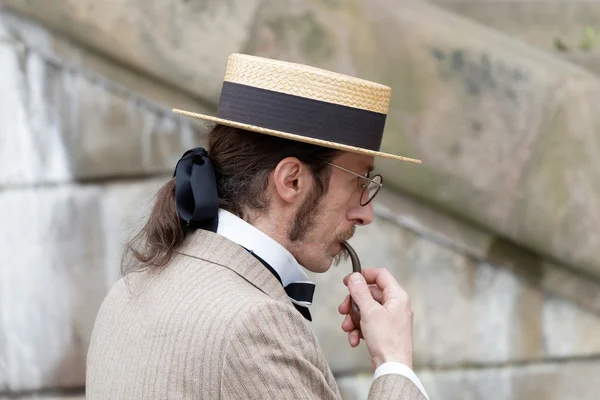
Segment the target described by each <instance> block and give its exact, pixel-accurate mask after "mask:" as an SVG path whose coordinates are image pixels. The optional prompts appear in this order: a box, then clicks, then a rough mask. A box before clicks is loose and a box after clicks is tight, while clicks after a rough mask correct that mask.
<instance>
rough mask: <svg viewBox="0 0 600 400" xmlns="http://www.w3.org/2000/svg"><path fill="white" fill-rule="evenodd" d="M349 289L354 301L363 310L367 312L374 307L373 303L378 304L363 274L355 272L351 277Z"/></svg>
mask: <svg viewBox="0 0 600 400" xmlns="http://www.w3.org/2000/svg"><path fill="white" fill-rule="evenodd" d="M348 289H349V290H350V295H351V296H352V300H354V302H355V303H356V305H357V306H358V308H360V309H361V310H366V309H367V308H369V307H372V305H373V303H376V301H375V300H374V299H373V296H372V295H371V291H370V290H369V286H367V282H366V281H365V278H364V277H363V276H362V274H361V273H359V272H354V273H352V274H351V275H350V278H349V279H348Z"/></svg>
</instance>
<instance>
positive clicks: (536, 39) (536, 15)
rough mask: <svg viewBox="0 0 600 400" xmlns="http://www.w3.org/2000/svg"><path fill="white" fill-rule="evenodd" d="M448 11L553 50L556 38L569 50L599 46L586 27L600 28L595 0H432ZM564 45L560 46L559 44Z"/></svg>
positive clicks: (599, 11) (599, 6)
mask: <svg viewBox="0 0 600 400" xmlns="http://www.w3.org/2000/svg"><path fill="white" fill-rule="evenodd" d="M431 2H433V3H436V4H438V5H440V6H442V7H444V8H446V9H448V10H451V11H453V12H456V13H458V14H461V15H463V16H465V17H468V18H472V19H474V20H476V21H478V22H480V23H482V24H483V25H485V26H488V27H492V28H494V29H498V30H499V31H502V32H506V33H508V34H510V35H511V36H515V37H517V38H519V39H522V40H524V41H526V42H527V43H529V44H531V45H534V46H537V47H539V48H542V49H544V50H549V51H557V50H558V49H557V44H556V40H560V42H561V43H562V44H563V45H564V46H566V47H567V48H566V49H563V50H567V51H569V50H570V51H577V50H586V49H587V50H591V49H593V48H598V46H599V45H600V41H599V40H598V38H596V40H595V41H594V40H589V39H588V35H586V32H585V29H586V27H590V28H593V29H594V30H595V31H596V32H599V31H600V24H599V22H598V21H600V4H599V3H598V2H595V1H569V0H559V1H551V2H549V1H536V0H525V1H523V0H520V1H517V2H516V1H512V0H499V1H485V0H467V1H463V0H458V1H457V0H432V1H431ZM559 46H560V45H559Z"/></svg>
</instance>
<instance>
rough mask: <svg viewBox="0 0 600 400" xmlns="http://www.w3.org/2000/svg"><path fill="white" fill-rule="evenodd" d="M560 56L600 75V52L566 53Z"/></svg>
mask: <svg viewBox="0 0 600 400" xmlns="http://www.w3.org/2000/svg"><path fill="white" fill-rule="evenodd" d="M559 56H560V57H562V58H564V59H565V60H568V61H570V62H572V63H574V64H579V65H581V66H582V67H584V68H585V69H588V70H590V71H592V72H593V73H595V74H596V75H600V51H594V52H574V53H565V54H559Z"/></svg>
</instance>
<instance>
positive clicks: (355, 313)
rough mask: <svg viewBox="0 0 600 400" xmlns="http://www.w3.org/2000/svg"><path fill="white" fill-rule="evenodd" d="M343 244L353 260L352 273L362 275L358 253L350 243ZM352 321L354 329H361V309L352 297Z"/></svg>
mask: <svg viewBox="0 0 600 400" xmlns="http://www.w3.org/2000/svg"><path fill="white" fill-rule="evenodd" d="M342 244H343V245H344V247H345V248H346V251H347V252H348V255H349V256H350V260H352V272H358V273H359V274H362V269H361V267H360V260H359V259H358V255H357V254H356V251H354V249H353V248H352V246H350V245H349V244H348V242H342ZM350 319H352V322H353V323H354V327H355V328H356V329H360V309H359V308H358V306H357V305H356V303H354V300H352V296H350Z"/></svg>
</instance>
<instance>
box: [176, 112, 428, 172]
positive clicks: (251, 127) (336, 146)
mask: <svg viewBox="0 0 600 400" xmlns="http://www.w3.org/2000/svg"><path fill="white" fill-rule="evenodd" d="M173 112H174V113H176V114H179V115H184V116H186V117H191V118H197V119H202V120H205V121H211V122H215V123H217V124H221V125H226V126H231V127H234V128H240V129H244V130H248V131H252V132H257V133H264V134H266V135H271V136H277V137H280V138H284V139H289V140H296V141H298V142H304V143H310V144H314V145H317V146H323V147H329V148H332V149H337V150H343V151H348V152H351V153H358V154H364V155H367V156H374V157H384V158H389V159H392V160H398V161H406V162H412V163H417V164H420V163H421V160H418V159H415V158H409V157H403V156H397V155H395V154H389V153H383V152H380V151H374V150H368V149H361V148H360V147H354V146H348V145H345V144H341V143H335V142H329V141H327V140H321V139H314V138H310V137H306V136H301V135H296V134H293V133H287V132H281V131H277V130H273V129H268V128H263V127H260V126H255V125H249V124H243V123H240V122H236V121H231V120H228V119H222V118H218V117H213V116H210V115H204V114H197V113H193V112H190V111H185V110H179V109H176V108H175V109H173Z"/></svg>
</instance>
